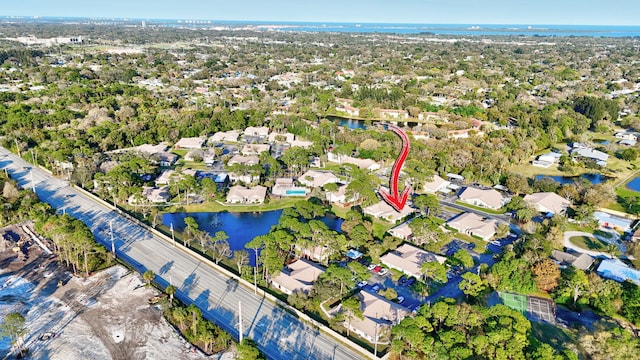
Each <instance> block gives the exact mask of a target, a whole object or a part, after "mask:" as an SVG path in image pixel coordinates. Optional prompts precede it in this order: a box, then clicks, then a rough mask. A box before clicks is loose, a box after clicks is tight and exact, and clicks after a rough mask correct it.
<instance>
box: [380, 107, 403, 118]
mask: <svg viewBox="0 0 640 360" xmlns="http://www.w3.org/2000/svg"><path fill="white" fill-rule="evenodd" d="M380 116H382V117H387V118H393V119H408V118H409V113H408V112H407V110H394V109H380Z"/></svg>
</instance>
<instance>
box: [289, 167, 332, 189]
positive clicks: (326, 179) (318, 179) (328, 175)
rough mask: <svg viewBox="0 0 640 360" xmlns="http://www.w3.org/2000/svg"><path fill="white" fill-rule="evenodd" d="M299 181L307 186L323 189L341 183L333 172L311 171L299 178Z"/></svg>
mask: <svg viewBox="0 0 640 360" xmlns="http://www.w3.org/2000/svg"><path fill="white" fill-rule="evenodd" d="M298 181H299V182H300V183H301V184H303V185H306V186H309V187H312V188H315V187H323V186H325V185H327V184H329V183H337V182H339V181H340V179H338V177H337V176H335V175H334V174H333V173H332V172H331V171H318V170H309V171H307V172H306V173H304V174H303V175H302V176H300V177H299V178H298Z"/></svg>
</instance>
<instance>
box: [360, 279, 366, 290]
mask: <svg viewBox="0 0 640 360" xmlns="http://www.w3.org/2000/svg"><path fill="white" fill-rule="evenodd" d="M367 284H368V282H367V281H366V280H362V281H360V282H359V283H358V287H359V288H361V289H362V288H363V287H365V286H366V285H367Z"/></svg>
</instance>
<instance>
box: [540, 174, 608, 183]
mask: <svg viewBox="0 0 640 360" xmlns="http://www.w3.org/2000/svg"><path fill="white" fill-rule="evenodd" d="M542 178H549V179H553V180H554V181H556V182H558V183H560V184H571V183H573V182H575V181H576V180H577V179H579V178H582V179H586V180H587V181H589V182H590V183H592V184H594V185H595V184H600V183H603V182H605V181H607V180H609V178H608V177H606V176H604V175H602V174H582V175H580V176H551V175H536V180H540V179H542Z"/></svg>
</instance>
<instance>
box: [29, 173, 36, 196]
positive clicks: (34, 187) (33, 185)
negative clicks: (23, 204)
mask: <svg viewBox="0 0 640 360" xmlns="http://www.w3.org/2000/svg"><path fill="white" fill-rule="evenodd" d="M29 175H31V189H32V190H33V193H34V194H35V193H36V182H35V181H34V180H33V168H29Z"/></svg>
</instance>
